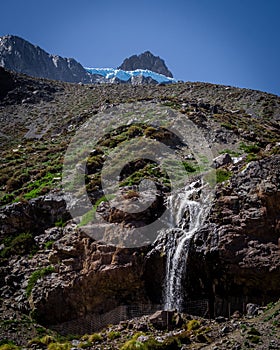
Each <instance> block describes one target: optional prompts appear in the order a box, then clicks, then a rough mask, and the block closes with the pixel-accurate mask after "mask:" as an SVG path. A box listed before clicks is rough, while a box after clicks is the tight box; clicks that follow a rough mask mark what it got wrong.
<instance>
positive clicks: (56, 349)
mask: <svg viewBox="0 0 280 350" xmlns="http://www.w3.org/2000/svg"><path fill="white" fill-rule="evenodd" d="M70 349H71V343H69V342H65V343H58V342H56V343H51V344H49V345H48V350H70Z"/></svg>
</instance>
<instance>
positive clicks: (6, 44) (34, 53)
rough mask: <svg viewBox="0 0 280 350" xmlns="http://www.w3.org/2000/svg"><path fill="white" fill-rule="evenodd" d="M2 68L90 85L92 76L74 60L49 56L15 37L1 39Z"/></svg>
mask: <svg viewBox="0 0 280 350" xmlns="http://www.w3.org/2000/svg"><path fill="white" fill-rule="evenodd" d="M0 66H2V67H4V68H6V69H9V70H12V71H16V72H18V73H24V74H27V75H30V76H33V77H40V78H48V79H53V80H62V81H67V82H71V83H78V82H83V83H89V82H90V76H89V74H88V73H87V72H86V70H85V69H84V68H83V66H82V65H81V64H80V63H78V62H77V61H75V60H74V59H73V58H63V57H60V56H56V55H51V54H48V53H47V52H46V51H44V50H43V49H41V48H40V47H39V46H35V45H33V44H31V43H29V42H28V41H26V40H24V39H22V38H20V37H18V36H14V35H6V36H2V37H0Z"/></svg>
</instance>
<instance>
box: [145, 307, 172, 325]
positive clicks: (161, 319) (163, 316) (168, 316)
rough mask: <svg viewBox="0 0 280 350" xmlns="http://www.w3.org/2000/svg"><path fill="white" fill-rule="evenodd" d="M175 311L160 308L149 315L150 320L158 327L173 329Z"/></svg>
mask: <svg viewBox="0 0 280 350" xmlns="http://www.w3.org/2000/svg"><path fill="white" fill-rule="evenodd" d="M174 315H175V311H167V310H160V311H157V312H155V313H154V314H153V315H151V316H150V317H149V321H150V322H151V323H152V325H153V326H154V327H155V328H156V329H173V328H174V325H173V316H174Z"/></svg>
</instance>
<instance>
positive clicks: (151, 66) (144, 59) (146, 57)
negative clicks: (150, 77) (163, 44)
mask: <svg viewBox="0 0 280 350" xmlns="http://www.w3.org/2000/svg"><path fill="white" fill-rule="evenodd" d="M118 69H122V70H125V71H131V70H135V69H148V70H151V71H152V72H155V73H159V74H163V75H165V76H167V77H170V78H173V75H172V73H171V72H170V70H169V69H168V68H167V66H166V64H165V62H164V60H163V59H162V58H160V57H159V56H154V55H153V54H152V53H151V52H150V51H146V52H144V53H141V54H140V55H138V56H137V55H133V56H131V57H129V58H126V59H125V60H124V61H123V63H122V64H121V65H120V66H119V67H118Z"/></svg>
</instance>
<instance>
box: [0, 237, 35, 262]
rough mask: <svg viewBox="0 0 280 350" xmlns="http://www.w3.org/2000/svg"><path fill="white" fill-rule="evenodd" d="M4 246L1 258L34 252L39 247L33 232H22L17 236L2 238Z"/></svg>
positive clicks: (0, 253)
mask: <svg viewBox="0 0 280 350" xmlns="http://www.w3.org/2000/svg"><path fill="white" fill-rule="evenodd" d="M1 243H2V244H4V248H3V249H2V250H1V251H0V259H1V258H2V259H7V258H9V257H10V256H12V255H24V254H34V253H35V252H36V251H37V250H38V247H37V245H36V243H35V241H34V238H33V236H32V234H31V233H20V234H18V235H17V236H15V237H12V236H9V237H6V238H4V239H3V240H2V242H1Z"/></svg>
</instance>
